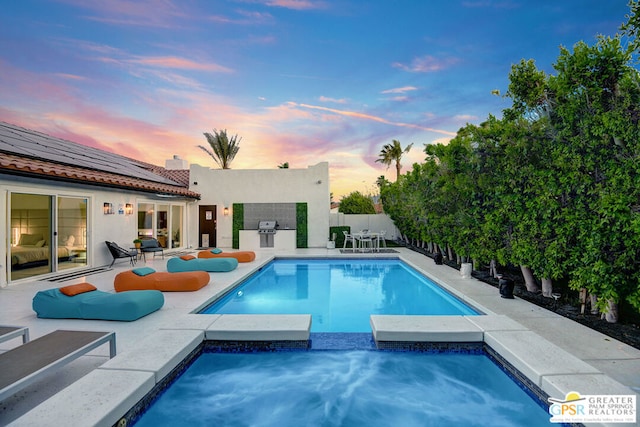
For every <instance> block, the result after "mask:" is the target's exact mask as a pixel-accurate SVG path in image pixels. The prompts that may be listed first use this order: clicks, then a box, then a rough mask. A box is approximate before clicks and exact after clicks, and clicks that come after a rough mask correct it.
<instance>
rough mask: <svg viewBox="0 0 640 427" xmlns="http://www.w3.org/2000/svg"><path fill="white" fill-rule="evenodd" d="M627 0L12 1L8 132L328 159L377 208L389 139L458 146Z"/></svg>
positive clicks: (5, 44) (1, 62) (1, 29)
mask: <svg viewBox="0 0 640 427" xmlns="http://www.w3.org/2000/svg"><path fill="white" fill-rule="evenodd" d="M628 12H629V9H628V6H627V0H536V1H531V0H496V1H493V0H467V1H462V0H335V1H333V0H325V1H317V0H236V1H232V0H230V1H218V0H136V1H133V0H132V1H125V0H95V1H94V0H59V1H44V0H41V1H37V0H4V1H2V7H1V10H0V121H5V122H9V123H12V124H17V125H20V126H24V127H27V128H30V129H35V130H38V131H41V132H45V133H47V134H50V135H53V136H57V137H61V138H65V139H68V140H71V141H74V142H77V143H81V144H86V145H90V146H93V147H97V148H101V149H105V150H108V151H112V152H115V153H118V154H122V155H125V156H128V157H132V158H135V159H138V160H143V161H146V162H149V163H154V164H157V165H160V166H164V162H165V160H166V159H169V158H171V157H172V156H173V155H179V156H180V157H182V158H184V159H187V160H188V161H189V162H190V163H198V164H201V165H203V166H209V167H212V168H217V167H218V166H217V165H216V164H215V162H214V161H213V160H212V159H211V158H210V157H208V156H207V155H206V153H204V152H203V151H201V150H200V149H199V148H197V146H198V145H206V140H205V138H204V136H203V132H211V131H212V130H213V129H214V128H215V129H227V131H228V133H229V134H231V135H234V134H238V135H239V136H240V137H242V141H241V143H240V151H239V153H238V155H237V156H236V158H235V160H234V161H233V162H232V163H231V167H232V168H233V169H271V168H277V166H278V165H279V164H282V163H284V162H288V163H289V165H290V167H291V168H306V167H307V166H309V165H314V164H316V163H318V162H322V161H327V162H329V171H330V180H331V192H332V193H333V195H334V200H336V201H338V200H340V198H341V197H342V196H344V195H346V194H348V193H350V192H351V191H356V190H357V191H360V192H363V193H374V192H375V191H376V190H375V181H376V179H377V178H378V177H379V176H380V175H385V176H386V177H387V178H388V179H390V180H392V181H393V180H395V168H394V167H393V166H392V167H391V168H389V169H387V168H386V167H385V166H384V165H382V164H380V163H376V162H375V160H376V159H377V158H378V154H379V153H380V150H381V148H382V146H383V145H384V144H387V143H390V142H391V141H392V140H393V139H397V140H399V141H400V143H401V144H402V146H403V147H404V146H407V145H408V144H411V143H413V148H412V150H411V151H410V153H409V154H408V155H406V156H405V158H404V161H403V166H404V167H403V172H406V171H408V170H410V169H411V165H412V164H413V163H414V162H421V161H422V160H423V159H424V152H423V149H424V144H432V143H438V142H443V143H444V142H447V141H448V140H449V139H450V138H452V137H453V136H455V134H456V132H457V131H458V129H460V128H461V127H462V126H464V125H465V124H466V123H474V124H479V123H481V122H482V121H484V120H485V119H486V118H487V116H488V115H489V114H494V115H497V116H501V111H502V110H503V109H504V108H505V107H508V106H509V105H510V103H509V100H508V99H504V98H502V97H500V96H496V95H492V94H491V92H492V91H493V90H496V89H497V90H499V91H500V93H502V94H504V92H506V90H507V86H508V74H509V71H510V69H511V65H512V64H515V63H517V62H519V61H520V60H521V59H534V60H535V61H536V64H537V66H538V67H539V68H540V69H543V70H544V71H546V72H548V73H553V69H552V64H553V63H554V62H555V61H556V59H557V57H558V53H559V47H560V46H561V45H562V46H565V47H568V48H571V47H572V46H573V45H574V44H575V43H576V42H578V41H580V40H584V41H585V42H587V43H589V44H593V43H594V42H595V36H596V35H597V34H604V35H611V36H612V35H614V34H615V33H616V32H617V31H618V28H619V26H620V24H621V23H623V22H625V21H626V17H625V15H626V14H628Z"/></svg>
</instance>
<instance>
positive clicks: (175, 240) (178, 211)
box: [171, 206, 183, 248]
mask: <svg viewBox="0 0 640 427" xmlns="http://www.w3.org/2000/svg"><path fill="white" fill-rule="evenodd" d="M171 236H172V237H171V247H172V248H179V247H182V246H183V245H182V206H171Z"/></svg>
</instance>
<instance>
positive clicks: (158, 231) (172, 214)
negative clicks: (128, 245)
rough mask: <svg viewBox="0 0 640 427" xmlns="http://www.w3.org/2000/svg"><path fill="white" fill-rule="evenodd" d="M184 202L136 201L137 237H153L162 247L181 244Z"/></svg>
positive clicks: (172, 246) (174, 246)
mask: <svg viewBox="0 0 640 427" xmlns="http://www.w3.org/2000/svg"><path fill="white" fill-rule="evenodd" d="M184 210H185V205H184V204H167V203H162V204H158V203H153V202H140V203H138V237H139V238H141V239H143V238H145V237H153V238H155V239H157V240H158V242H159V243H160V246H162V247H163V248H179V247H182V246H183V236H182V230H183V229H184Z"/></svg>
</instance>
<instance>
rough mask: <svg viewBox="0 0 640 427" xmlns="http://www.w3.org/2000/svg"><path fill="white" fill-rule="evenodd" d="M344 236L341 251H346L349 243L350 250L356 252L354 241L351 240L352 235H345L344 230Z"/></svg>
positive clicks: (343, 231)
mask: <svg viewBox="0 0 640 427" xmlns="http://www.w3.org/2000/svg"><path fill="white" fill-rule="evenodd" d="M342 233H343V234H344V244H343V245H342V249H347V243H348V242H349V241H351V249H353V250H354V251H355V250H356V241H355V239H354V238H353V234H349V233H347V232H346V231H345V230H342Z"/></svg>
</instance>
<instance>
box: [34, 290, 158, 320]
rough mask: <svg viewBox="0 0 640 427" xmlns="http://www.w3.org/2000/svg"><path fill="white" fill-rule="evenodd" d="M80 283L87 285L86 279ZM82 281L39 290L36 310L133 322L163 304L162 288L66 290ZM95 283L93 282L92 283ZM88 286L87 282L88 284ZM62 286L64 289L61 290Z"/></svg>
mask: <svg viewBox="0 0 640 427" xmlns="http://www.w3.org/2000/svg"><path fill="white" fill-rule="evenodd" d="M80 285H88V284H87V283H83V284H80ZM80 285H72V286H67V287H64V288H54V289H48V290H46V291H40V292H38V293H37V294H36V295H35V296H34V297H33V303H32V307H33V311H35V312H36V314H37V315H38V317H40V318H45V319H93V320H119V321H125V322H130V321H132V320H136V319H139V318H141V317H144V316H146V315H147V314H150V313H153V312H154V311H156V310H159V309H160V308H161V307H162V306H163V305H164V296H163V295H162V292H160V291H155V290H154V291H152V290H148V291H128V292H119V293H116V294H114V293H110V292H103V291H99V290H95V288H94V290H91V289H89V290H87V291H83V292H81V293H77V294H73V293H72V294H71V295H68V294H64V293H63V291H64V290H65V289H69V288H74V287H75V288H76V289H78V288H79V287H80ZM89 286H91V287H93V286H92V285H89ZM85 288H86V286H85ZM61 289H62V290H63V291H61Z"/></svg>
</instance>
